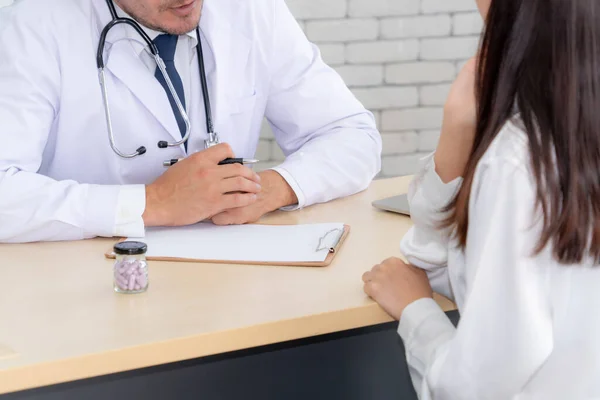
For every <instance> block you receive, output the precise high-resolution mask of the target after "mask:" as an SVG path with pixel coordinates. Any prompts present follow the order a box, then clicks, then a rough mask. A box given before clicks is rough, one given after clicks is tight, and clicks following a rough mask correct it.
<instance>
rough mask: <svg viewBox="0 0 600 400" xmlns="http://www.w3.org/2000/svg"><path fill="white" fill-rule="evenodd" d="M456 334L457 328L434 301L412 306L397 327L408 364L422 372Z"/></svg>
mask: <svg viewBox="0 0 600 400" xmlns="http://www.w3.org/2000/svg"><path fill="white" fill-rule="evenodd" d="M455 333H456V328H455V327H454V325H452V322H450V319H448V317H447V316H446V314H445V313H444V312H443V311H442V309H441V308H440V306H439V305H438V304H437V303H436V302H435V300H433V299H432V298H423V299H419V300H417V301H415V302H413V303H411V304H409V305H408V306H407V307H406V308H405V309H404V312H403V313H402V316H401V318H400V324H399V325H398V334H399V335H400V337H401V338H402V341H403V342H404V346H405V348H406V354H407V359H408V361H409V364H411V365H413V366H414V367H416V368H417V369H419V370H421V371H424V370H425V369H427V366H428V365H430V364H431V363H432V362H433V358H434V356H435V351H436V350H437V349H438V348H439V347H440V346H441V345H442V344H443V343H445V342H447V341H449V340H450V339H452V337H453V336H454V334H455Z"/></svg>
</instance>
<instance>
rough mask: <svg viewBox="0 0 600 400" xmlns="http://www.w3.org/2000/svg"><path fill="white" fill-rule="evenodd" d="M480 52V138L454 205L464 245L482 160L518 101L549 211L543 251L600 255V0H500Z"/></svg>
mask: <svg viewBox="0 0 600 400" xmlns="http://www.w3.org/2000/svg"><path fill="white" fill-rule="evenodd" d="M478 60H479V61H478V67H477V77H476V98H477V128H476V134H475V140H474V143H473V149H472V153H471V156H470V159H469V161H468V164H467V167H466V170H465V173H464V175H463V177H464V180H463V185H462V187H461V189H460V191H459V192H458V193H457V195H456V197H455V198H454V199H453V201H452V202H451V203H450V204H449V205H448V207H447V208H446V210H445V211H446V212H449V214H448V215H449V219H448V225H453V227H454V228H455V229H454V232H455V234H456V237H457V239H458V242H459V244H460V246H461V247H463V248H464V247H465V246H466V242H467V231H468V227H469V212H468V204H469V198H470V193H471V186H472V184H473V178H474V174H475V168H476V166H477V164H478V163H479V161H480V160H481V158H482V157H483V155H484V153H485V152H486V150H487V149H488V148H489V146H490V144H491V143H492V141H493V140H494V138H495V137H496V135H497V134H498V132H499V131H500V130H501V128H502V127H503V125H504V124H505V123H506V122H507V120H509V119H510V118H511V116H512V115H513V113H514V111H515V108H514V107H515V105H516V106H517V111H518V112H519V113H520V118H521V120H522V124H523V126H524V128H525V131H526V132H527V136H528V139H529V152H530V156H531V167H532V171H533V176H534V178H535V181H536V186H537V189H536V194H537V205H538V207H539V208H538V209H541V211H542V216H543V229H542V233H541V237H540V239H539V242H538V246H537V249H536V252H538V253H539V252H540V251H541V250H542V249H543V248H544V247H546V245H548V244H549V243H550V244H551V245H552V247H553V255H554V257H555V258H556V259H557V261H559V262H560V263H563V264H573V263H581V262H582V261H583V260H584V259H585V258H586V257H588V256H589V257H592V259H593V260H595V261H596V262H599V261H600V1H598V0H492V3H491V6H490V10H489V12H488V15H487V21H486V28H485V30H484V33H483V37H482V41H481V46H480V53H479V58H478Z"/></svg>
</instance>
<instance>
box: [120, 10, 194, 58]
mask: <svg viewBox="0 0 600 400" xmlns="http://www.w3.org/2000/svg"><path fill="white" fill-rule="evenodd" d="M113 4H114V5H115V10H116V11H117V16H118V17H119V18H130V19H133V20H134V21H135V19H134V18H131V16H130V15H129V14H127V13H126V12H125V11H123V10H122V9H121V7H119V5H118V4H117V3H115V2H114V1H113ZM136 22H137V21H136ZM139 25H140V27H141V28H142V30H143V31H144V32H146V34H147V35H148V36H149V37H150V39H151V40H154V39H156V38H157V37H158V35H161V34H163V33H164V32H159V31H155V30H154V29H150V28H148V27H146V26H144V25H143V24H139ZM126 32H127V39H129V40H132V41H134V42H138V43H140V44H142V46H140V49H139V52H138V54H139V53H141V52H142V51H144V50H147V51H149V50H148V48H147V47H148V45H147V44H146V42H145V41H144V39H142V38H141V37H140V35H139V34H138V33H137V32H136V31H135V30H134V29H133V28H131V27H128V29H126ZM184 36H185V37H187V38H189V40H188V43H189V45H190V49H193V48H194V47H196V45H197V44H198V37H197V36H196V30H195V29H193V30H191V31H190V32H188V33H186V34H185V35H184Z"/></svg>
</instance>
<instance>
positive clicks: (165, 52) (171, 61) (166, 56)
mask: <svg viewBox="0 0 600 400" xmlns="http://www.w3.org/2000/svg"><path fill="white" fill-rule="evenodd" d="M178 39H179V37H178V36H176V35H168V34H162V35H159V36H157V37H156V39H154V44H156V47H157V48H158V54H159V55H160V57H161V58H162V59H163V61H164V62H165V65H166V67H167V74H168V75H169V78H170V79H171V82H172V83H173V87H174V88H175V92H176V93H177V95H178V96H179V99H180V100H181V104H182V105H183V108H184V109H186V106H185V93H184V91H183V82H182V81H181V76H179V73H178V72H177V69H176V68H175V50H176V49H177V40H178ZM154 76H155V77H156V79H158V81H159V82H160V84H161V85H162V87H163V88H164V89H165V92H166V93H167V96H169V103H171V109H172V110H173V113H174V115H175V119H176V120H177V125H178V126H179V131H180V132H181V137H183V136H185V121H184V120H183V117H182V116H181V113H180V112H179V109H178V108H177V103H175V99H174V98H173V96H171V92H170V91H169V86H168V85H167V82H166V81H165V79H164V78H163V75H162V73H161V71H160V69H159V68H158V66H157V67H156V71H155V73H154ZM185 148H186V149H187V142H186V143H185Z"/></svg>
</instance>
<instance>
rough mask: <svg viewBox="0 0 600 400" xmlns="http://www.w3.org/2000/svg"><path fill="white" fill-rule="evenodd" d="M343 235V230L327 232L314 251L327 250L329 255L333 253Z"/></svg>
mask: <svg viewBox="0 0 600 400" xmlns="http://www.w3.org/2000/svg"><path fill="white" fill-rule="evenodd" d="M343 234H344V230H343V229H339V228H335V229H332V230H330V231H328V232H327V233H325V235H323V237H321V238H320V239H319V244H318V246H317V249H316V250H315V251H316V252H319V251H321V250H325V249H328V251H329V253H331V254H333V253H335V246H337V244H338V243H339V241H340V239H341V238H342V235H343Z"/></svg>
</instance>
